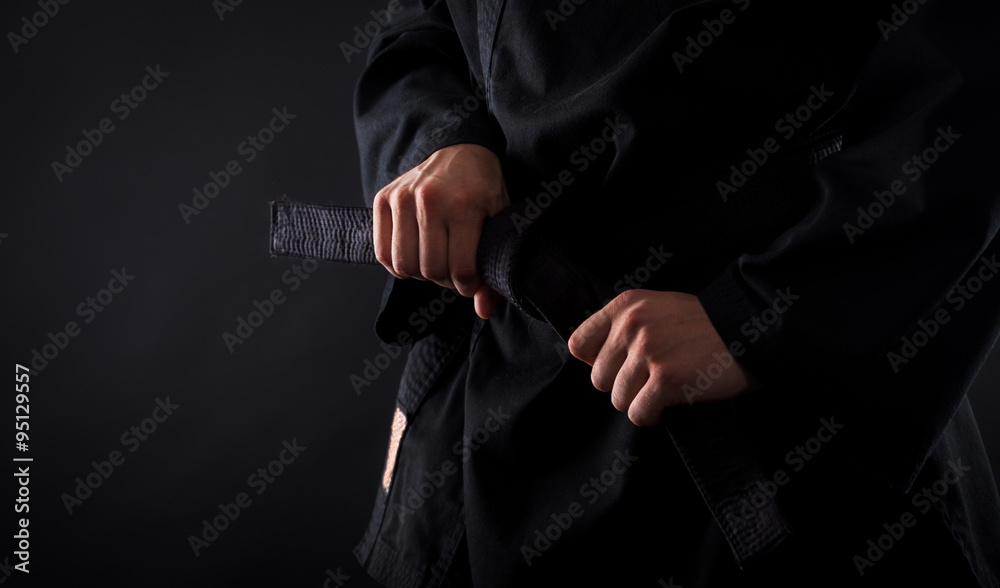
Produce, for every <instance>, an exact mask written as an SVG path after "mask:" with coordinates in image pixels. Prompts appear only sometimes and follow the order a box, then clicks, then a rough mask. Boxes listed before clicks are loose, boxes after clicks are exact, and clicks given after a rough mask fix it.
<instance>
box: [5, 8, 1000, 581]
mask: <svg viewBox="0 0 1000 588" xmlns="http://www.w3.org/2000/svg"><path fill="white" fill-rule="evenodd" d="M553 4H555V2H553ZM384 8H385V3H379V2H372V3H355V4H352V5H346V4H344V3H321V2H281V3H278V2H269V3H264V2H260V1H246V2H243V3H241V4H240V5H238V6H236V7H235V9H234V10H233V11H231V12H228V13H226V15H225V19H224V20H222V21H220V18H219V17H218V16H217V14H216V9H215V8H214V7H213V3H212V2H211V1H210V0H203V1H200V2H187V3H175V2H156V3H153V2H122V1H117V2H101V3H84V2H70V3H69V4H68V5H65V6H60V10H59V13H58V14H57V15H56V16H55V17H52V18H51V19H50V22H49V23H48V24H46V25H45V26H43V27H42V28H40V29H39V31H38V33H37V34H36V35H35V37H34V38H33V39H31V40H30V41H29V42H28V43H27V44H26V45H22V46H20V48H19V53H17V54H15V53H14V51H13V50H12V49H11V47H10V44H9V42H8V43H6V44H5V46H4V47H2V48H0V55H2V58H0V59H2V60H3V62H2V63H3V80H4V91H3V101H4V102H3V105H4V108H3V112H4V118H3V140H4V147H3V172H4V173H3V176H2V181H3V188H2V194H3V198H4V207H3V215H2V216H0V266H2V268H3V277H4V283H5V287H4V288H3V303H4V304H3V312H4V316H5V320H4V324H3V327H4V328H3V331H2V333H3V334H2V340H0V349H2V353H0V358H2V359H3V361H5V362H6V363H7V366H8V369H9V368H10V367H11V365H12V364H15V363H21V364H25V365H26V364H27V363H28V362H30V361H31V351H32V349H41V347H42V346H43V345H44V344H45V343H47V342H48V333H49V332H52V333H56V332H57V331H59V330H61V329H62V328H63V327H64V326H65V324H66V322H67V321H70V320H74V321H76V322H77V323H78V324H80V326H81V334H80V335H79V336H77V337H74V338H72V339H70V342H69V344H68V345H67V347H66V348H65V349H63V350H61V351H60V352H59V355H58V357H57V358H56V359H54V360H52V361H51V362H50V363H49V365H48V366H47V367H46V368H45V369H44V370H43V371H42V372H41V373H39V374H38V375H36V376H33V377H32V379H31V383H30V384H31V392H30V396H31V420H30V423H31V429H30V434H31V439H30V450H29V452H28V453H26V454H23V455H28V456H30V457H32V458H34V459H35V461H34V462H33V463H32V464H31V472H32V477H31V482H30V488H31V491H32V492H31V498H30V506H31V511H30V516H31V526H30V527H29V529H30V532H31V553H32V559H31V564H30V569H31V574H30V578H31V579H32V580H33V581H34V583H36V584H37V585H55V582H59V584H60V585H62V584H67V583H70V582H79V583H80V584H81V585H88V584H101V585H109V586H120V585H129V586H161V585H162V586H175V585H192V586H195V585H213V586H223V585H283V586H322V585H323V582H324V578H325V572H326V570H328V569H331V570H337V568H338V567H339V568H340V570H341V571H342V572H343V573H345V574H348V575H350V576H351V579H350V580H349V582H348V585H350V586H357V587H362V586H372V585H374V584H373V583H372V582H371V581H370V580H369V579H368V578H367V577H365V575H364V573H363V572H362V571H361V569H360V567H359V565H358V564H357V562H356V561H355V560H354V557H353V555H352V554H351V549H352V548H353V546H354V545H355V544H356V542H357V541H358V540H359V538H360V536H361V534H362V533H363V531H364V529H365V526H366V524H367V521H368V516H369V513H370V509H371V506H372V502H373V499H374V496H375V493H376V489H377V487H378V484H379V480H380V476H381V471H382V467H383V460H384V455H385V449H386V436H387V432H388V428H389V423H390V421H391V417H392V407H393V394H394V391H395V385H396V383H397V381H398V376H399V373H400V369H401V368H402V364H403V357H402V356H401V357H400V358H398V359H396V360H395V361H394V362H393V364H392V365H391V367H390V368H389V370H388V371H387V372H386V373H384V374H382V375H381V376H380V377H379V378H378V379H377V380H376V382H375V383H374V385H372V386H370V387H368V388H365V392H364V394H363V395H361V396H360V397H359V396H358V395H356V394H355V392H354V390H353V388H352V387H351V385H350V383H349V381H348V378H349V377H350V375H351V374H352V373H356V374H360V373H361V370H363V368H364V361H365V359H371V358H374V357H375V356H376V355H377V354H378V353H379V352H380V351H381V350H380V348H379V345H378V340H377V339H376V338H375V336H374V333H373V331H372V328H371V323H372V319H373V317H374V315H375V312H376V310H377V308H378V302H379V299H380V296H381V292H382V284H383V282H384V276H385V273H384V271H383V270H381V269H379V268H374V267H355V266H345V265H337V266H334V265H329V264H326V265H321V266H320V268H319V269H318V270H317V271H316V272H315V273H313V274H311V276H310V278H309V279H308V280H306V281H304V282H302V284H301V287H299V288H298V289H297V290H296V291H294V292H293V291H290V290H291V287H290V285H289V284H286V283H283V282H282V275H283V273H284V272H285V271H286V270H288V269H289V268H291V267H292V266H293V264H294V263H296V262H295V261H293V260H288V259H272V258H270V257H269V256H268V251H267V245H268V243H267V241H268V239H267V238H268V214H267V202H268V201H269V200H273V199H275V198H278V197H281V195H283V194H287V195H288V197H290V198H292V199H295V200H300V201H308V202H319V203H329V204H339V205H359V204H362V196H361V192H360V181H359V174H358V168H359V166H358V154H357V148H356V145H355V139H354V130H353V123H352V94H353V88H354V84H355V82H356V80H357V77H358V75H359V74H360V72H361V70H362V67H363V64H362V60H360V59H357V58H355V59H354V60H353V61H352V62H351V63H347V62H346V60H345V58H344V55H343V53H342V51H341V49H340V47H339V46H340V43H342V42H346V43H353V38H354V37H355V34H356V33H355V31H354V27H355V26H360V27H362V28H363V27H364V26H365V24H366V23H367V22H368V21H370V20H372V17H371V15H370V14H369V11H371V10H382V9H384ZM38 11H39V7H38V5H37V3H36V2H28V1H20V0H19V1H12V2H6V3H5V4H4V6H3V8H2V9H0V14H2V17H0V24H2V27H3V31H4V33H7V32H12V31H13V32H17V31H19V30H20V28H21V25H22V23H21V22H20V19H21V17H23V16H27V17H29V18H30V17H31V15H32V14H34V13H35V12H38ZM157 64H159V65H160V67H161V69H162V70H163V71H166V72H169V74H170V75H169V77H168V78H166V79H165V80H164V81H163V83H162V85H161V86H160V87H159V88H157V89H155V90H153V91H151V92H150V93H149V95H148V97H147V98H146V100H145V101H144V102H142V103H141V104H139V106H138V108H136V109H135V110H134V111H132V112H131V114H130V116H129V117H128V118H127V119H125V120H118V119H117V116H116V115H115V114H113V113H112V112H111V107H110V104H111V102H112V101H113V100H114V99H115V98H117V97H118V96H119V95H120V94H121V93H123V92H128V91H129V90H130V89H131V88H132V87H133V86H134V85H136V84H138V83H139V82H140V81H141V80H142V78H143V76H144V75H145V71H144V69H145V67H146V66H151V67H155V66H156V65H157ZM274 107H277V108H279V109H280V108H282V107H287V109H288V111H289V112H291V113H293V114H294V115H295V116H296V118H295V120H294V121H292V122H291V124H290V125H289V127H288V128H287V129H286V130H284V131H283V132H281V133H280V134H278V135H277V136H276V138H275V139H274V141H273V142H272V143H271V144H270V145H268V146H267V148H266V149H265V150H264V151H263V152H261V153H260V154H259V155H258V156H257V158H256V159H255V160H254V161H253V162H250V163H245V162H243V161H242V156H240V155H238V154H237V145H238V144H239V143H240V142H241V141H243V140H244V139H245V138H246V136H247V135H249V134H252V133H256V132H257V131H258V130H259V129H260V128H261V127H263V126H265V125H266V124H267V122H268V121H269V120H270V118H271V116H272V114H271V109H272V108H274ZM104 117H111V118H112V119H113V121H114V124H115V130H114V131H113V132H112V133H111V134H109V135H108V136H106V137H105V138H104V140H103V141H102V143H101V144H100V145H98V146H97V147H96V148H95V149H94V152H93V153H92V154H90V155H89V156H87V157H85V158H84V160H83V162H82V164H81V165H80V166H79V167H78V168H76V170H75V171H73V172H72V173H70V174H66V175H65V176H64V177H63V181H62V182H59V181H57V179H56V176H55V174H54V172H53V170H52V168H51V163H52V161H53V160H60V161H61V160H63V159H64V158H65V146H66V145H68V144H72V145H75V144H76V143H77V142H78V141H80V140H81V139H82V138H83V137H82V135H81V130H82V129H92V128H95V127H97V126H98V124H99V122H100V120H101V119H102V118H104ZM230 159H240V160H241V167H242V170H243V171H242V173H240V174H239V175H238V176H236V177H235V178H233V179H232V181H231V183H230V184H229V185H228V186H227V187H225V188H224V189H223V190H222V191H221V193H220V194H219V196H217V197H216V198H214V200H212V201H211V204H210V205H209V206H208V207H207V208H205V209H204V211H203V212H201V213H200V214H198V215H197V216H194V217H192V218H191V222H190V224H185V222H184V220H183V218H182V216H181V214H180V213H179V211H178V205H179V204H181V203H187V204H189V205H190V204H191V201H192V189H193V188H195V187H202V186H203V185H204V184H205V183H206V182H208V181H209V176H208V174H209V172H214V171H219V170H221V169H223V168H224V167H225V165H226V162H228V161H229V160H230ZM3 235H6V236H3ZM122 267H125V268H127V272H128V273H130V274H132V275H134V276H135V279H134V280H133V281H132V282H131V283H130V285H129V286H128V287H127V288H126V289H125V290H124V292H122V293H121V294H119V295H116V296H115V298H114V300H113V301H112V302H111V304H110V305H109V306H108V307H107V308H106V310H104V311H102V312H101V313H100V314H98V315H97V316H96V318H95V320H93V321H92V322H91V323H89V324H83V321H82V318H81V317H80V316H79V315H77V313H76V308H77V305H79V304H80V303H81V302H84V301H85V299H86V298H87V297H88V296H94V295H95V294H96V293H97V292H98V290H100V289H101V288H104V287H105V286H106V285H107V283H108V281H109V279H110V278H111V272H112V270H115V269H119V270H120V269H121V268H122ZM275 288H281V289H282V290H283V291H284V293H285V295H286V299H287V301H286V302H285V303H284V304H282V305H280V306H278V307H277V309H276V310H275V312H274V314H273V315H272V316H271V317H269V318H268V319H267V320H266V321H265V322H264V324H263V325H262V326H260V327H259V328H257V329H256V330H255V332H254V334H253V336H252V337H250V338H249V339H247V340H246V342H245V343H244V344H242V345H239V346H237V347H236V349H235V353H232V354H230V352H229V350H228V349H227V347H226V345H225V343H224V342H223V340H222V333H223V332H225V331H229V332H234V330H235V328H236V321H237V317H238V316H243V317H245V316H247V314H248V313H249V312H250V311H252V310H254V307H253V302H254V301H255V300H264V299H265V298H266V297H267V296H268V295H269V293H270V292H271V291H272V290H273V289H275ZM998 382H1000V361H998V359H997V358H995V357H994V358H992V359H991V361H990V362H989V363H988V364H987V366H986V367H985V368H984V370H983V372H982V373H981V374H980V377H979V379H978V381H977V382H976V385H975V388H974V390H973V393H972V398H973V404H974V406H975V407H976V409H977V414H978V416H979V419H980V423H981V428H982V429H983V435H984V438H985V439H986V444H987V447H988V449H989V450H990V453H991V456H992V457H993V464H994V470H996V468H997V465H998V462H997V458H998V457H1000V436H998V433H997V421H998V418H997V414H998V411H997V408H998V401H997V398H996V395H995V393H994V392H995V390H996V387H997V383H998ZM167 397H169V398H170V400H171V402H173V403H174V404H178V405H180V408H178V409H177V410H176V412H175V414H174V415H173V416H171V417H170V418H168V419H167V420H166V422H164V423H162V424H160V425H159V426H158V429H157V431H156V432H155V433H154V434H152V435H151V436H150V437H149V439H148V440H147V441H145V442H143V443H142V444H141V445H140V446H139V448H138V450H136V451H135V452H134V453H128V452H127V449H126V448H125V447H123V445H122V443H121V440H120V438H121V436H122V433H123V432H124V431H125V430H127V429H128V428H129V427H130V426H132V425H138V424H139V423H140V421H142V420H143V419H144V418H147V417H149V416H150V415H151V413H152V411H153V409H154V407H155V405H156V404H155V403H156V399H157V398H161V399H166V398H167ZM5 406H6V407H7V410H8V411H9V412H8V415H11V416H12V415H13V410H14V409H13V390H10V400H9V401H8V403H7V404H6V405H5ZM8 418H9V419H10V420H13V419H12V418H10V417H8ZM5 420H6V419H5ZM8 422H9V421H8ZM4 429H5V430H6V431H7V433H6V434H9V435H11V437H13V425H12V424H8V425H5V426H4ZM293 439H296V440H297V441H298V443H299V444H300V445H305V446H306V447H307V449H306V451H305V452H303V453H302V455H301V456H300V457H299V458H298V459H297V460H296V461H295V462H294V463H292V464H290V465H288V466H287V467H286V469H285V471H284V472H283V473H282V474H281V475H280V476H279V477H278V478H277V479H276V480H275V481H274V483H273V484H270V485H269V486H268V487H267V489H266V491H265V492H263V493H262V494H259V495H258V494H256V493H255V492H254V491H253V490H252V489H248V486H247V478H248V476H249V475H250V474H252V473H253V472H254V471H255V470H256V469H257V468H258V467H261V466H266V464H267V463H268V462H269V461H271V460H272V459H275V458H276V457H277V456H278V453H279V452H280V450H281V449H282V442H283V441H285V440H287V441H291V440H293ZM11 442H13V439H11ZM12 444H13V443H12ZM116 449H117V450H123V451H124V454H125V462H124V464H122V465H121V466H119V467H117V468H115V470H114V473H113V474H112V476H111V477H110V478H108V479H107V480H105V481H104V482H103V483H102V485H101V486H100V487H99V488H98V489H96V490H95V491H94V492H93V494H92V496H90V497H89V498H88V499H87V500H86V501H84V503H83V504H82V505H80V506H78V507H77V508H76V509H75V510H74V513H73V514H72V515H69V514H67V511H66V509H65V508H64V506H63V502H62V499H61V496H62V495H63V494H64V493H71V492H73V490H74V487H75V478H77V477H81V478H82V477H85V476H86V475H87V474H89V473H91V472H92V471H93V468H92V466H91V465H90V464H91V462H92V461H103V460H107V459H108V454H109V453H110V452H111V451H114V450H116ZM8 452H9V453H13V448H11V449H8ZM10 467H11V470H13V469H14V468H13V466H10ZM11 480H12V478H8V482H7V484H6V488H5V490H4V492H5V496H8V500H10V501H11V503H12V502H13V499H14V497H15V495H16V486H14V485H13V484H14V483H13V482H11ZM243 491H249V492H250V495H251V498H252V501H253V502H252V504H251V506H250V507H249V508H247V509H246V510H244V511H243V513H242V514H241V515H240V516H239V518H238V519H237V520H236V521H234V522H233V523H232V524H231V526H230V527H229V528H228V529H226V530H225V531H223V532H222V533H221V535H220V537H219V538H218V539H217V540H216V541H214V542H213V543H212V544H211V545H210V546H209V547H207V548H205V549H203V550H202V552H201V554H200V556H199V557H195V556H194V554H193V553H192V550H191V548H190V547H189V545H188V540H187V538H188V536H189V535H192V534H199V533H200V532H201V527H202V520H203V519H206V518H211V517H214V516H215V515H217V514H219V513H218V510H217V505H218V504H219V503H220V502H225V503H228V502H232V501H233V500H234V498H235V497H236V495H237V494H238V493H239V492H243ZM8 508H10V507H8ZM11 514H13V513H11ZM9 516H10V515H9ZM8 524H9V525H10V526H9V527H7V528H8V529H9V530H10V533H5V534H6V535H7V536H8V537H10V534H12V533H13V532H14V531H15V527H14V524H15V523H14V522H13V520H11V522H9V523H8ZM13 543H14V541H13V540H12V539H10V538H8V539H7V542H6V545H7V547H6V548H5V549H4V553H10V552H12V551H13V549H14V548H13ZM2 563H3V561H2V560H0V564H2ZM13 563H16V559H14V558H12V557H10V556H9V565H12V564H13ZM5 569H6V568H4V567H2V566H0V582H9V583H10V585H14V586H18V585H28V584H29V582H27V579H28V577H26V576H25V575H24V574H21V573H20V572H11V573H13V574H14V575H13V576H12V577H9V578H8V577H7V576H6V573H7V572H5V571H4V570H5Z"/></svg>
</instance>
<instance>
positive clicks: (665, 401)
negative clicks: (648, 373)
mask: <svg viewBox="0 0 1000 588" xmlns="http://www.w3.org/2000/svg"><path fill="white" fill-rule="evenodd" d="M663 385H664V384H663V381H662V380H661V379H660V378H649V379H648V380H646V384H645V385H644V386H643V387H642V388H641V389H640V390H638V391H637V392H636V393H635V397H634V398H632V401H631V403H630V404H629V405H628V408H627V411H628V420H630V421H632V423H633V424H635V425H637V426H640V427H649V426H652V425H656V424H659V422H660V418H661V417H662V416H663V411H664V410H666V409H667V407H668V406H671V405H672V404H676V403H673V402H671V398H674V397H675V396H672V395H671V394H670V393H669V391H667V390H664V389H663ZM618 410H622V409H620V408H619V409H618ZM622 412H625V411H624V410H622Z"/></svg>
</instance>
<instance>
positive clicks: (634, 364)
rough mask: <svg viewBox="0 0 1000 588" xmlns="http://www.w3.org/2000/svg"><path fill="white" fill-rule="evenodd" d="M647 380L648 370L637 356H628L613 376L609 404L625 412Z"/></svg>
mask: <svg viewBox="0 0 1000 588" xmlns="http://www.w3.org/2000/svg"><path fill="white" fill-rule="evenodd" d="M648 380H649V368H648V367H647V366H646V363H645V362H644V361H643V360H642V358H641V357H639V356H638V355H635V354H633V355H629V356H628V357H627V358H626V359H625V363H623V364H622V366H621V369H619V370H618V373H617V374H616V376H615V379H614V384H613V386H612V388H611V404H612V406H614V407H615V408H616V409H617V410H618V411H620V412H627V411H628V410H629V407H630V406H631V405H632V401H633V400H634V399H635V397H636V395H637V394H639V390H641V389H642V387H643V386H644V385H646V383H647V381H648Z"/></svg>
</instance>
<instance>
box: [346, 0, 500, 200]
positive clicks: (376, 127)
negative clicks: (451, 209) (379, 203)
mask: <svg viewBox="0 0 1000 588" xmlns="http://www.w3.org/2000/svg"><path fill="white" fill-rule="evenodd" d="M471 26H473V27H474V26H475V25H474V24H472V25H471ZM481 83H482V81H481V79H480V80H479V81H477V78H476V76H475V75H474V72H473V70H472V69H471V68H470V62H469V59H468V57H467V54H466V52H465V50H464V49H463V45H462V42H461V40H460V38H459V36H458V34H457V33H456V28H455V24H454V23H453V21H452V16H451V14H450V12H449V10H448V6H447V4H446V2H444V1H443V0H438V1H429V0H425V1H414V2H406V3H405V5H403V6H402V7H401V10H400V11H399V12H398V13H397V14H396V15H394V16H393V17H392V18H391V21H390V22H389V24H388V25H387V26H386V27H385V29H383V30H382V31H381V32H380V33H379V34H378V35H376V37H375V38H374V39H373V40H372V43H371V46H370V48H369V54H368V64H367V67H366V68H365V71H364V72H363V74H362V75H361V78H360V80H359V82H358V86H357V91H356V94H355V129H356V132H357V137H358V145H359V148H360V152H361V172H362V184H363V187H364V193H365V200H366V202H367V203H368V206H369V207H370V206H372V204H373V202H374V199H375V194H376V193H377V192H378V191H379V190H380V189H381V188H382V187H383V186H385V185H386V184H388V183H389V182H391V181H392V180H393V179H395V178H396V177H398V176H399V175H402V174H403V173H405V172H406V171H408V170H410V169H412V168H413V167H414V166H416V165H417V164H419V163H420V162H421V161H423V160H424V159H426V158H427V156H429V155H431V154H432V153H433V152H434V151H436V150H438V149H441V148H444V147H447V146H449V145H454V144H457V143H476V144H479V145H483V146H485V147H487V148H489V149H492V150H493V151H494V152H495V153H497V154H502V152H503V138H502V134H501V133H500V131H499V127H498V126H497V125H496V123H495V121H493V120H492V118H491V116H490V114H489V112H488V108H487V107H486V104H485V94H484V93H483V91H482V90H481V89H480V85H481Z"/></svg>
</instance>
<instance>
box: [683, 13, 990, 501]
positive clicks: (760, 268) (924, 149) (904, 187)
mask: <svg viewBox="0 0 1000 588" xmlns="http://www.w3.org/2000/svg"><path fill="white" fill-rule="evenodd" d="M957 10H958V9H957V8H956V7H948V6H942V5H931V4H927V5H923V6H922V7H921V8H920V12H919V13H918V14H916V15H914V16H911V17H909V19H908V21H907V22H905V23H904V24H902V25H899V26H896V25H895V24H893V23H892V22H889V21H886V22H885V25H888V26H884V25H883V24H879V26H880V27H883V26H884V28H883V29H882V30H883V40H882V41H880V42H879V43H878V44H877V46H876V47H875V49H874V50H873V52H872V53H871V55H870V57H869V59H868V60H867V62H866V64H865V65H864V67H863V68H862V71H861V75H860V78H859V80H858V83H857V85H856V87H855V91H854V93H853V96H852V97H851V98H850V99H849V100H848V102H847V104H846V106H845V109H844V112H843V116H842V119H841V121H840V123H841V126H842V128H843V129H844V137H845V138H844V148H843V150H842V151H841V152H840V153H838V154H835V155H832V156H830V157H828V158H826V159H825V160H823V161H822V162H821V163H820V164H819V165H818V167H817V169H816V173H817V179H818V181H819V188H820V198H819V200H818V203H817V205H816V206H815V207H814V208H813V209H812V210H811V211H810V212H809V214H808V215H807V216H806V217H805V218H804V219H803V220H802V221H801V222H800V223H798V224H797V225H796V226H793V227H791V228H790V229H789V230H787V231H786V232H784V233H783V234H782V235H781V236H780V237H778V238H777V239H776V240H775V241H774V242H773V243H771V244H770V246H769V247H768V248H767V249H766V250H763V251H753V252H745V253H744V254H742V255H740V256H739V257H738V258H736V259H734V260H733V261H732V262H731V263H730V264H729V265H728V267H727V268H726V269H725V271H724V272H723V273H722V274H721V275H719V276H718V277H717V278H716V279H715V280H714V281H713V282H712V283H711V284H710V285H709V286H707V287H706V288H705V289H704V290H702V291H701V292H699V299H700V300H701V302H702V304H703V306H704V307H705V310H706V311H707V313H708V316H709V318H710V319H711V321H712V323H713V325H714V326H715V327H716V329H717V331H718V332H719V334H720V335H721V336H722V338H723V340H724V341H726V342H727V344H731V349H732V350H733V351H734V355H736V356H737V357H738V359H739V361H740V362H741V363H742V364H743V365H744V366H745V367H746V368H747V369H748V370H749V371H750V372H752V373H753V374H755V375H756V376H757V377H758V378H759V379H760V380H762V381H763V382H764V384H765V390H761V391H760V392H758V393H764V394H768V393H774V394H782V395H783V396H784V397H786V398H787V399H788V401H789V402H791V403H801V404H802V405H803V406H811V408H812V411H811V412H813V413H816V412H819V413H820V414H822V413H823V411H827V410H829V411H830V412H829V414H827V415H826V416H829V415H830V414H835V415H836V417H837V419H838V421H841V422H842V424H843V434H842V435H838V440H837V444H838V446H839V447H841V449H846V450H847V452H848V453H849V454H851V455H852V457H854V458H856V459H857V460H858V461H860V462H861V463H862V464H865V465H867V466H868V467H869V468H871V469H872V470H874V471H876V472H878V473H879V474H880V475H882V476H883V477H884V478H885V479H886V480H887V481H888V482H890V483H892V484H894V485H897V486H899V487H902V488H903V489H904V491H908V490H909V487H910V485H911V484H912V483H913V480H914V478H915V477H916V475H917V473H918V472H919V470H920V468H921V467H922V465H923V463H924V461H925V459H926V458H927V456H928V454H929V452H930V451H931V450H932V449H933V447H934V444H935V443H936V441H937V439H938V437H939V436H940V434H941V432H942V431H943V430H944V428H945V427H946V426H947V424H948V423H949V421H950V420H951V418H952V415H953V414H954V413H955V411H956V410H957V408H958V406H959V404H960V402H961V401H962V398H963V396H964V394H965V392H966V390H967V388H968V385H969V384H970V383H971V381H972V379H973V378H974V376H975V374H976V372H977V371H978V369H979V367H980V366H981V364H982V362H983V361H984V359H985V356H986V354H987V352H988V351H989V349H990V348H991V346H992V345H993V343H994V342H995V340H996V337H997V324H998V310H997V309H998V308H1000V279H995V278H997V273H998V270H1000V265H998V263H997V256H996V253H997V249H998V242H997V239H996V235H997V230H998V226H1000V202H998V197H997V187H996V174H995V170H996V167H995V160H996V155H997V151H998V150H997V148H996V139H995V137H996V136H997V130H998V127H997V123H998V116H997V113H996V107H995V104H991V103H990V100H991V98H990V97H995V96H996V95H997V83H996V80H997V79H1000V78H998V72H997V71H996V70H997V65H996V64H997V62H996V60H993V59H988V58H986V57H985V56H987V55H995V54H996V50H997V47H996V43H995V42H994V39H995V35H993V34H991V33H990V32H989V31H986V30H982V28H981V27H980V30H975V31H972V30H966V29H965V28H962V29H960V28H958V27H951V26H950V25H947V24H946V23H948V22H964V23H968V24H970V26H974V25H972V24H971V22H970V21H969V19H968V18H967V15H965V16H966V17H965V18H963V15H962V14H946V13H948V12H951V11H955V12H957ZM991 10H993V9H991ZM994 12H996V11H995V10H994ZM976 20H977V21H979V22H986V21H992V22H995V21H996V19H995V15H994V17H993V18H987V17H986V16H985V15H979V16H977V17H976ZM897 24H898V23H897Z"/></svg>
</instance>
